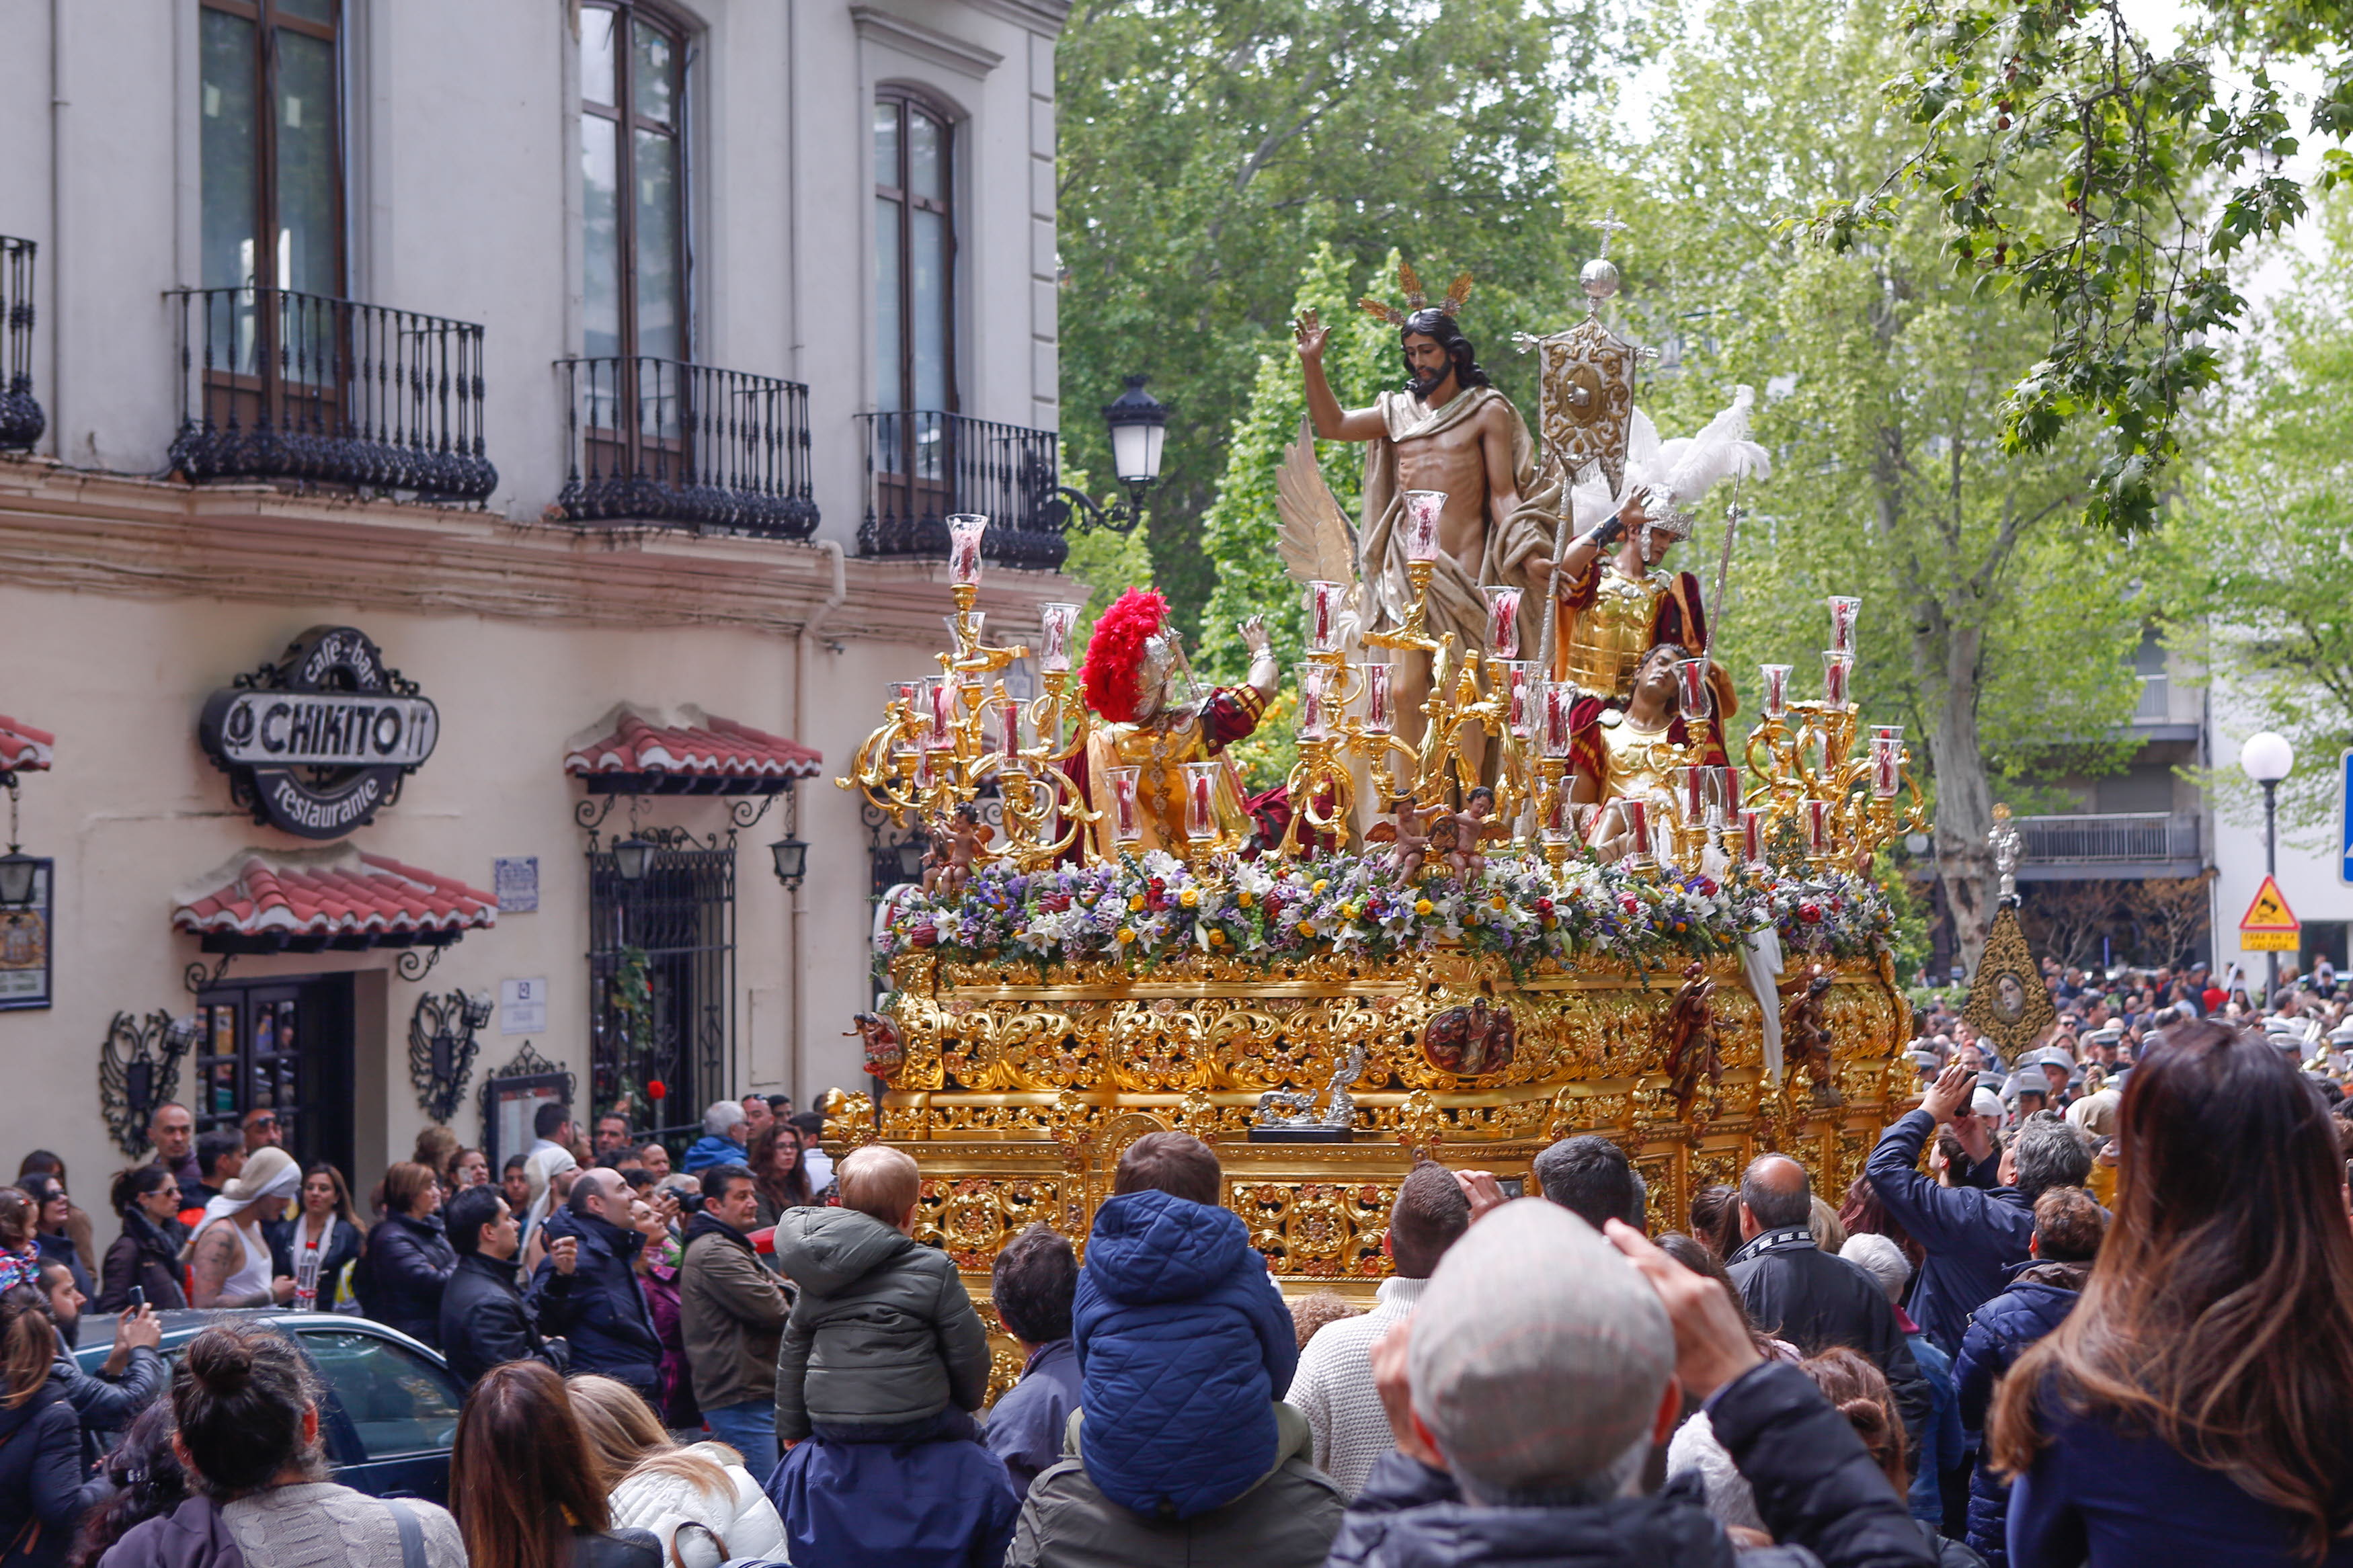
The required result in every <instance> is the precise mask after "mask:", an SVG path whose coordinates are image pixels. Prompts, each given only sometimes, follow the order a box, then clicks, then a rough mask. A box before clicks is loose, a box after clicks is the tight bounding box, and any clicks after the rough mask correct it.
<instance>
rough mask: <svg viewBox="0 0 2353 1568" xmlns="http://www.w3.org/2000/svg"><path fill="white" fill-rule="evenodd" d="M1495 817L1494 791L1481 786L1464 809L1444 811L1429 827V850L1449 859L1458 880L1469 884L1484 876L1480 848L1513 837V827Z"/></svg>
mask: <svg viewBox="0 0 2353 1568" xmlns="http://www.w3.org/2000/svg"><path fill="white" fill-rule="evenodd" d="M1494 818H1495V792H1494V791H1493V790H1492V789H1489V788H1488V787H1487V786H1486V785H1485V784H1481V785H1480V786H1479V787H1478V788H1476V789H1474V790H1472V792H1471V794H1470V795H1469V797H1468V798H1466V799H1465V800H1464V801H1463V803H1462V809H1461V810H1460V811H1448V812H1441V813H1440V814H1439V816H1438V820H1437V821H1436V822H1434V823H1432V824H1431V825H1430V849H1431V851H1432V852H1433V853H1435V854H1439V855H1442V856H1444V857H1445V858H1446V864H1447V865H1448V866H1449V867H1450V868H1451V869H1452V870H1453V872H1454V876H1455V879H1456V880H1458V881H1461V882H1465V883H1468V882H1472V881H1474V880H1476V879H1478V878H1479V877H1480V876H1482V874H1484V873H1485V871H1486V869H1487V857H1486V854H1485V853H1484V852H1483V851H1482V849H1481V848H1480V845H1482V844H1483V843H1485V842H1486V841H1487V840H1488V839H1490V838H1509V837H1511V836H1512V830H1511V827H1510V826H1508V825H1507V824H1504V823H1502V822H1498V821H1496V820H1495V819H1494Z"/></svg>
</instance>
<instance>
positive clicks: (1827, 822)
mask: <svg viewBox="0 0 2353 1568" xmlns="http://www.w3.org/2000/svg"><path fill="white" fill-rule="evenodd" d="M1803 815H1804V818H1805V824H1806V853H1807V854H1809V855H1827V854H1829V853H1830V852H1831V803H1830V802H1829V801H1826V800H1810V801H1807V802H1806V803H1805V811H1804V814H1803Z"/></svg>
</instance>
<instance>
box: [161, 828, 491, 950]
mask: <svg viewBox="0 0 2353 1568" xmlns="http://www.w3.org/2000/svg"><path fill="white" fill-rule="evenodd" d="M498 919H499V910H498V900H496V899H495V898H493V897H492V896H491V894H489V893H485V892H482V891H481V890H480V889H475V888H470V887H468V886H467V885H466V884H465V883H463V882H460V881H458V880H457V879H454V878H449V877H444V876H441V875H439V874H438V872H433V871H427V870H421V869H419V868H417V867H415V866H406V865H403V864H402V863H401V862H399V861H397V860H393V859H388V858H385V857H384V856H382V855H369V854H366V853H364V852H363V851H361V850H359V849H357V848H354V847H352V846H351V845H348V844H344V845H339V846H337V847H334V848H332V849H328V850H319V851H310V852H303V851H297V852H295V853H292V854H282V855H273V854H266V853H264V852H262V851H260V850H257V849H248V850H247V851H246V852H245V853H243V854H241V855H239V856H238V857H237V858H236V859H234V860H232V861H230V862H229V863H228V864H227V866H224V867H222V868H220V869H219V870H217V871H216V872H214V873H213V874H212V875H211V876H209V877H206V878H205V879H203V880H202V881H200V882H199V883H197V884H196V886H195V888H193V889H189V890H187V891H185V892H183V893H182V894H181V895H180V896H179V898H178V900H176V901H175V902H174V907H173V910H172V924H173V926H174V928H175V929H177V930H179V931H187V932H190V933H192V934H194V935H196V936H199V937H202V938H203V939H204V950H205V951H206V952H320V951H322V949H333V950H338V951H344V952H349V951H356V950H363V949H366V948H372V947H414V946H427V947H443V946H447V945H448V943H450V942H456V941H457V940H458V939H459V937H461V936H463V935H464V934H465V933H466V932H468V931H485V930H488V929H489V928H490V927H491V926H493V925H496V924H497V923H498Z"/></svg>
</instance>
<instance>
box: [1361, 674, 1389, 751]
mask: <svg viewBox="0 0 2353 1568" xmlns="http://www.w3.org/2000/svg"><path fill="white" fill-rule="evenodd" d="M1364 668H1365V733H1366V734H1367V735H1386V734H1388V732H1389V731H1392V730H1394V729H1396V728H1397V713H1396V710H1395V709H1394V707H1393V706H1392V703H1391V700H1390V696H1389V681H1390V677H1391V673H1392V672H1391V671H1390V669H1389V667H1388V665H1386V664H1368V665H1366V666H1365V667H1364Z"/></svg>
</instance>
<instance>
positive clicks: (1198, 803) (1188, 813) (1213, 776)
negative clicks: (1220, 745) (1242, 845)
mask: <svg viewBox="0 0 2353 1568" xmlns="http://www.w3.org/2000/svg"><path fill="white" fill-rule="evenodd" d="M1223 765H1224V764H1222V763H1214V762H1211V763H1186V764H1185V837H1187V838H1189V839H1191V840H1192V841H1193V842H1194V843H1196V844H1204V843H1207V842H1208V840H1210V839H1212V838H1215V837H1217V836H1218V812H1217V807H1216V805H1215V801H1216V798H1217V797H1216V794H1215V792H1216V790H1217V787H1218V784H1217V778H1218V769H1219V767H1221V766H1223Z"/></svg>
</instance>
